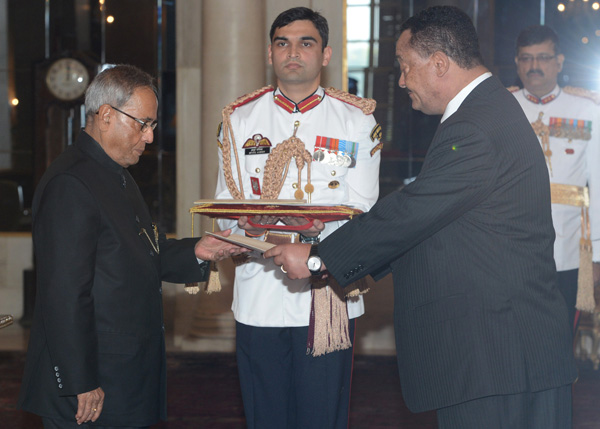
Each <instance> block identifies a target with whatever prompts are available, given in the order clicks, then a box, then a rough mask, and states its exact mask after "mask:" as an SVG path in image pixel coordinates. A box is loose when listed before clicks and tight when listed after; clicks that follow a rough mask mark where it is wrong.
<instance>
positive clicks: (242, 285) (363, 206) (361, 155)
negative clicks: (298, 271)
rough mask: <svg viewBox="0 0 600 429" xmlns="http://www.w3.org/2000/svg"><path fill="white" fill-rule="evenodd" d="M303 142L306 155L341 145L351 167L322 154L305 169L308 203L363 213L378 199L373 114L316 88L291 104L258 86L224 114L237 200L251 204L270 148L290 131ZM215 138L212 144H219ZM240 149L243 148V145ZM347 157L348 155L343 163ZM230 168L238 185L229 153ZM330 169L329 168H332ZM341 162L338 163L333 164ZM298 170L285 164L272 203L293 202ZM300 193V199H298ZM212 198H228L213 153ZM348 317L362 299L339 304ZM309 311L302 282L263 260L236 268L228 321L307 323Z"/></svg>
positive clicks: (229, 224) (228, 223)
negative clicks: (349, 207)
mask: <svg viewBox="0 0 600 429" xmlns="http://www.w3.org/2000/svg"><path fill="white" fill-rule="evenodd" d="M296 122H299V124H298V128H297V131H296V137H297V138H299V139H300V140H302V142H304V145H305V148H306V149H307V150H308V151H309V152H310V153H311V155H313V153H314V152H315V147H317V149H316V150H317V151H319V148H320V149H324V150H323V152H325V153H326V154H329V153H331V152H334V149H336V148H337V150H338V153H339V152H342V146H344V147H345V153H346V154H350V155H351V158H352V159H351V162H350V161H346V162H341V161H338V160H336V159H334V158H336V157H334V156H325V157H324V159H323V160H322V161H321V162H317V161H314V160H313V162H312V166H311V183H312V185H313V186H314V192H313V193H312V198H311V202H312V203H315V204H326V205H337V204H349V205H352V206H353V207H355V208H358V209H360V210H363V211H367V210H369V209H370V208H371V206H373V204H375V202H376V201H377V198H378V195H379V161H380V153H381V152H380V151H379V150H378V149H379V148H380V146H378V145H379V135H380V133H381V131H380V130H381V128H380V127H379V125H377V124H376V122H375V119H374V117H373V115H365V114H364V113H363V112H362V111H361V110H360V109H359V108H357V107H356V106H354V105H351V104H348V103H346V102H344V101H341V100H339V99H336V98H334V97H332V96H329V95H327V94H326V93H325V91H324V90H323V88H321V87H319V88H318V89H317V91H316V92H315V93H314V94H313V95H312V96H311V97H309V98H307V99H306V100H304V101H303V102H301V103H298V105H297V106H296V105H295V104H294V103H293V102H291V101H290V100H289V99H287V98H285V96H284V95H283V94H282V93H281V91H280V90H279V89H277V90H275V91H274V90H273V89H272V88H271V89H266V90H265V92H264V93H263V94H261V95H259V96H258V97H256V98H254V99H252V100H249V101H247V102H246V103H245V104H243V105H240V106H237V107H236V108H235V110H234V111H233V113H232V114H231V129H232V131H233V134H234V136H235V143H236V147H237V154H238V157H239V159H240V167H241V176H242V181H243V189H244V197H245V198H246V199H259V198H260V197H261V191H262V186H263V172H264V168H265V163H266V161H267V157H268V156H269V153H270V151H271V150H272V149H273V148H274V147H275V146H276V145H277V144H279V143H281V142H283V141H284V140H287V139H289V138H290V137H291V136H292V135H293V134H294V129H295V123H296ZM222 137H223V136H222V133H220V134H219V142H220V144H221V142H222ZM244 146H246V147H244ZM346 160H348V158H346ZM231 163H232V166H231V171H232V172H233V177H234V179H235V181H236V184H237V186H238V188H239V183H238V173H237V168H236V165H235V156H234V154H233V150H232V153H231ZM336 164H337V165H336ZM340 164H341V165H340ZM297 182H298V169H297V167H296V164H295V162H293V161H292V162H291V163H290V165H289V170H288V173H287V176H286V178H285V182H284V185H283V188H282V190H281V193H280V194H279V199H294V193H295V192H296V190H297V189H298V188H300V189H303V188H304V186H305V185H306V183H307V168H306V166H305V167H304V168H303V169H302V183H301V186H300V187H298V183H297ZM306 197H307V195H306V192H305V194H304V198H306ZM216 198H219V199H229V198H232V196H231V194H230V192H229V189H228V188H227V184H226V182H225V177H224V174H223V154H222V151H219V177H218V183H217V189H216ZM344 222H345V221H332V222H327V223H326V224H325V229H324V230H323V232H322V233H321V240H323V239H324V238H325V237H327V236H328V235H329V234H331V232H333V231H334V230H336V229H337V228H339V227H340V226H341V225H342V224H343V223H344ZM219 226H220V227H221V228H222V229H226V228H231V229H233V232H236V233H239V234H244V231H243V230H240V229H239V228H238V227H237V221H235V220H219ZM347 308H348V317H349V318H356V317H358V316H360V315H362V314H363V313H364V304H363V299H362V297H358V298H352V299H348V300H347ZM310 309H311V286H310V283H309V281H308V280H291V279H289V278H287V276H286V275H285V274H284V273H283V272H282V271H281V270H280V269H279V267H278V266H277V265H275V264H274V263H273V262H272V260H271V259H252V260H251V261H250V262H249V263H245V264H242V265H240V266H238V267H236V275H235V283H234V292H233V304H232V310H233V313H234V316H235V319H236V320H237V321H238V322H240V323H243V324H245V325H250V326H256V327H298V326H308V325H309V316H310Z"/></svg>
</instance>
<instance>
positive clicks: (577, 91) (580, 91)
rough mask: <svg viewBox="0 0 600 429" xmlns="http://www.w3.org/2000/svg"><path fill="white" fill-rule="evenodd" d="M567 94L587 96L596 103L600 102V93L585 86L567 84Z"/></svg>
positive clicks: (565, 89)
mask: <svg viewBox="0 0 600 429" xmlns="http://www.w3.org/2000/svg"><path fill="white" fill-rule="evenodd" d="M563 91H565V92H566V93H567V94H571V95H574V96H576V97H583V98H587V99H588V100H592V101H593V102H594V103H596V104H600V93H598V92H596V91H591V90H589V89H585V88H578V87H576V86H565V87H564V88H563Z"/></svg>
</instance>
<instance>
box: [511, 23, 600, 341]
mask: <svg viewBox="0 0 600 429" xmlns="http://www.w3.org/2000/svg"><path fill="white" fill-rule="evenodd" d="M564 60H565V57H564V55H563V54H562V52H561V49H560V44H559V40H558V36H557V35H556V33H555V32H554V31H553V30H552V29H551V28H550V27H547V26H543V25H534V26H531V27H528V28H526V29H525V30H523V31H522V32H521V33H520V34H519V37H518V38H517V46H516V57H515V63H516V65H517V73H518V75H519V78H520V79H521V81H522V82H523V85H524V88H523V89H518V90H517V89H516V88H513V94H514V96H515V97H516V99H517V101H518V102H519V104H520V105H521V107H522V108H523V111H524V112H525V115H526V116H527V118H528V119H529V121H530V122H531V123H532V126H533V128H534V130H535V131H536V134H537V135H538V138H539V139H540V143H541V144H542V148H543V150H544V154H545V157H546V164H547V166H548V170H549V173H550V183H551V186H552V203H553V204H552V221H553V224H554V230H555V232H556V240H555V242H554V259H555V261H556V269H557V270H558V280H559V288H560V291H561V292H562V294H563V296H564V297H565V300H566V302H567V306H568V309H569V321H570V323H571V326H572V327H573V330H574V331H575V330H576V327H577V320H576V314H577V313H576V309H575V305H576V300H577V303H578V306H579V307H580V308H582V309H583V308H585V307H587V309H588V310H590V309H593V301H591V303H590V301H589V299H590V298H592V297H593V295H592V291H591V290H590V288H589V287H588V289H587V292H588V301H587V304H586V302H585V297H583V296H581V293H582V292H583V291H582V290H581V289H582V288H583V285H582V284H581V282H580V285H579V287H580V291H579V294H580V297H579V298H578V297H577V295H578V287H577V286H578V274H580V273H579V271H580V264H581V270H586V272H587V271H591V269H590V268H591V267H590V266H589V265H590V264H589V261H587V262H588V263H587V266H586V265H585V264H586V261H585V259H586V256H585V253H586V252H588V253H589V245H590V244H591V247H592V249H593V261H594V263H593V282H594V284H595V285H597V284H598V282H599V279H600V108H599V107H598V106H597V105H596V104H595V103H594V101H592V99H591V98H593V97H592V93H591V92H589V91H586V90H584V89H581V88H573V87H564V88H561V87H560V86H558V83H557V79H558V74H559V73H560V72H561V70H562V67H563V62H564ZM565 185H566V186H565ZM572 186H574V187H576V188H572ZM585 187H588V189H589V211H588V210H586V209H585V208H584V209H583V211H582V209H581V207H578V206H575V205H571V204H573V201H568V200H569V197H568V194H569V193H572V192H575V194H571V195H576V196H577V195H584V192H587V190H585V189H584V188H585ZM576 199H577V197H576ZM571 200H572V198H571ZM582 214H583V216H582ZM588 216H589V227H588V219H587V217H588ZM582 217H583V219H582ZM590 230H591V242H590V241H589V239H590V234H589V232H590ZM582 239H583V240H584V241H583V242H582V243H581V244H582V245H583V246H587V249H585V250H584V251H583V252H581V251H580V241H581V240H582ZM586 240H587V243H586ZM580 253H581V257H580ZM587 257H588V258H589V255H588V256H587ZM589 274H590V275H589V277H591V273H589ZM580 275H581V274H580ZM588 280H589V282H587V283H588V284H589V285H591V281H592V280H591V279H588Z"/></svg>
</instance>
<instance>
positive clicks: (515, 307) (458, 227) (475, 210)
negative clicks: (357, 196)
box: [265, 6, 576, 429]
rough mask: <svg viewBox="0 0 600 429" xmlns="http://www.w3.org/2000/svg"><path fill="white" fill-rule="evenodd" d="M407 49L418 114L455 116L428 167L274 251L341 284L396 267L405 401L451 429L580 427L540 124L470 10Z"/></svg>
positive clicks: (443, 18) (292, 268)
mask: <svg viewBox="0 0 600 429" xmlns="http://www.w3.org/2000/svg"><path fill="white" fill-rule="evenodd" d="M396 56H397V58H398V62H399V64H400V71H401V75H400V81H399V85H400V86H401V87H403V88H406V90H407V91H408V93H409V96H410V98H411V100H412V106H413V108H414V109H417V110H421V111H422V112H424V113H426V114H431V115H443V116H442V119H441V124H440V125H439V127H438V129H437V132H436V134H435V136H434V138H433V141H432V142H431V145H430V147H429V151H428V153H427V156H426V159H425V162H424V165H423V168H422V170H421V173H420V174H419V176H418V177H417V179H416V180H415V181H414V182H413V183H411V184H410V185H408V186H406V187H405V188H404V189H403V190H401V191H397V192H395V193H393V194H391V195H389V196H388V197H386V198H384V199H382V200H381V201H379V202H378V203H377V204H376V205H375V206H374V207H373V208H372V209H371V210H370V211H369V212H368V213H365V214H363V215H361V216H359V217H357V218H355V219H353V220H352V221H350V222H348V223H347V224H346V225H344V226H343V227H341V228H340V229H338V230H337V231H336V232H334V233H333V234H332V235H331V236H329V237H327V239H325V240H324V241H323V242H321V243H320V244H319V245H313V246H310V245H283V246H278V247H276V248H274V249H272V250H270V251H268V252H267V253H266V254H265V256H266V257H274V258H275V259H274V260H275V262H276V263H277V264H279V265H282V269H284V270H286V271H287V272H288V275H289V276H290V277H292V278H298V277H308V276H310V275H311V274H312V275H323V272H324V270H325V269H326V270H327V271H328V272H329V275H331V276H333V277H334V278H335V279H337V280H338V281H339V283H340V284H341V285H342V286H347V285H348V284H350V283H352V282H354V281H356V280H357V279H359V278H361V277H363V276H365V275H367V274H370V275H372V276H373V277H374V278H376V279H378V278H381V277H382V276H383V275H385V274H386V273H388V272H392V273H393V277H394V295H395V301H394V302H395V304H394V305H395V309H394V315H395V332H396V347H397V355H398V367H399V370H400V379H401V383H402V390H403V395H404V399H405V401H406V404H407V405H408V407H409V408H410V409H411V410H412V411H415V412H419V411H425V410H430V409H436V410H437V415H438V424H439V427H440V428H456V429H459V428H460V429H471V428H472V429H475V428H477V429H480V428H486V429H490V428H491V429H494V428H503V429H508V428H510V429H515V428H522V429H549V428H556V429H559V428H560V429H564V428H569V427H571V383H572V382H573V381H574V379H575V378H576V368H575V365H574V360H573V356H572V350H571V334H570V330H569V325H568V323H567V309H566V306H565V302H564V300H563V299H562V297H561V295H560V292H559V291H558V289H557V284H556V273H555V268H554V261H553V258H552V245H553V241H554V231H553V228H552V219H551V213H550V188H549V186H548V172H547V169H546V166H545V162H544V156H543V153H542V151H541V149H540V146H539V144H538V142H537V139H536V137H535V135H534V133H533V132H532V130H531V126H530V125H529V122H528V121H527V119H526V118H525V115H524V114H523V111H522V110H521V109H520V107H519V105H518V103H516V102H515V100H514V97H512V95H511V94H510V93H509V92H508V91H507V90H506V89H505V88H504V86H503V85H502V84H501V83H500V81H499V80H498V79H496V78H495V77H492V76H491V73H489V71H488V70H487V69H486V68H485V67H484V66H483V64H482V59H481V55H480V52H479V44H478V40H477V35H476V32H475V29H474V27H473V25H472V23H471V21H470V19H469V17H468V16H467V15H466V14H465V13H463V12H462V11H460V10H459V9H457V8H454V7H450V6H438V7H432V8H429V9H426V10H424V11H422V12H420V13H419V14H417V15H415V16H413V17H411V18H410V19H408V20H407V21H406V22H405V23H404V24H403V26H402V28H401V34H400V38H399V39H398V42H397V44H396Z"/></svg>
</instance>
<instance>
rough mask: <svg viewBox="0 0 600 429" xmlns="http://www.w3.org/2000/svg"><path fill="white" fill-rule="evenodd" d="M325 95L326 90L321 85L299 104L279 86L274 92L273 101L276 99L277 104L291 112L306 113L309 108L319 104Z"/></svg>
mask: <svg viewBox="0 0 600 429" xmlns="http://www.w3.org/2000/svg"><path fill="white" fill-rule="evenodd" d="M323 97H325V90H324V89H323V88H321V87H320V86H319V87H318V88H317V90H316V91H315V92H313V93H312V94H311V95H310V96H308V97H306V98H305V99H304V100H302V101H301V102H300V103H298V104H296V103H294V102H293V101H292V100H290V99H289V98H288V97H286V96H285V94H284V93H283V92H281V90H280V89H279V88H277V90H276V91H275V92H274V93H273V101H275V104H277V105H278V106H279V107H281V108H282V109H284V110H285V111H287V112H289V113H297V112H300V113H306V112H308V111H309V110H311V109H313V108H315V107H316V106H318V105H319V103H320V102H321V101H322V100H323Z"/></svg>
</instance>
